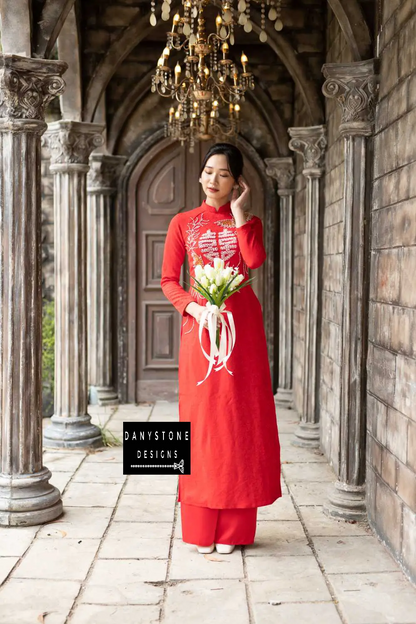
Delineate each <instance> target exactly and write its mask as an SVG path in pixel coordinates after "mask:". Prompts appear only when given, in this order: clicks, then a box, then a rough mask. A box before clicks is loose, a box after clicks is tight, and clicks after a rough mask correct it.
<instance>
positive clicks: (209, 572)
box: [169, 540, 244, 580]
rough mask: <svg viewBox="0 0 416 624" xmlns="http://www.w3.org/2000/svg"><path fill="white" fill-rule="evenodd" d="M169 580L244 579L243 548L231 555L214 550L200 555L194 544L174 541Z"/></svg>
mask: <svg viewBox="0 0 416 624" xmlns="http://www.w3.org/2000/svg"><path fill="white" fill-rule="evenodd" d="M169 578H170V579H173V580H176V579H209V578H211V579H214V578H218V579H220V578H222V579H224V578H228V579H230V578H241V579H242V578H244V572H243V560H242V557H241V547H240V546H236V547H235V548H234V551H233V552H232V553H230V554H229V555H220V554H219V553H217V551H216V550H214V551H213V552H212V553H209V554H202V553H199V552H198V551H197V549H196V547H195V546H194V545H193V544H188V543H186V542H183V541H182V540H174V543H173V549H172V560H171V567H170V573H169Z"/></svg>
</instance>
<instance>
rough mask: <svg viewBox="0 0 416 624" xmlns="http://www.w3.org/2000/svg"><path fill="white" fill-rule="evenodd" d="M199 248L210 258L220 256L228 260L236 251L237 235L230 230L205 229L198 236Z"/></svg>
mask: <svg viewBox="0 0 416 624" xmlns="http://www.w3.org/2000/svg"><path fill="white" fill-rule="evenodd" d="M198 243H199V248H200V250H201V251H202V253H203V254H204V256H206V257H207V258H209V259H210V260H214V258H218V257H220V258H222V259H223V260H224V261H227V260H229V259H230V258H231V257H232V256H233V255H234V254H235V253H236V251H237V237H236V235H235V234H234V232H232V231H231V230H223V231H222V232H212V231H211V230H207V231H206V232H205V233H204V234H201V236H200V237H199V241H198Z"/></svg>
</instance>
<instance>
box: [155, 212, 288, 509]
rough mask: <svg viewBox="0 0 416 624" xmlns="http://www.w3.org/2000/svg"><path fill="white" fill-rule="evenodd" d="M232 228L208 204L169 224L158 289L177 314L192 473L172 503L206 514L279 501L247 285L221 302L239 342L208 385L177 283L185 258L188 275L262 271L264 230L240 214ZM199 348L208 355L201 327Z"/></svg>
mask: <svg viewBox="0 0 416 624" xmlns="http://www.w3.org/2000/svg"><path fill="white" fill-rule="evenodd" d="M245 217H246V222H245V223H244V224H243V225H241V226H240V227H236V223H235V220H234V216H233V214H232V211H231V208H230V202H228V203H227V204H225V205H223V206H221V207H220V208H219V210H218V211H217V210H216V208H214V207H213V206H210V205H209V204H207V202H206V201H204V202H203V203H202V205H201V206H199V207H198V208H195V209H193V210H190V211H188V212H185V213H179V214H177V215H175V216H174V217H173V219H172V220H171V222H170V224H169V228H168V232H167V236H166V242H165V249H164V256H163V264H162V278H161V287H162V290H163V293H164V294H165V296H166V297H167V298H168V299H169V301H170V302H171V303H172V304H173V305H174V306H175V308H176V309H177V310H178V311H179V312H180V313H181V315H182V316H183V320H182V325H181V340H180V348H179V420H180V421H181V422H182V421H189V422H190V423H191V474H190V475H179V497H178V500H179V501H183V502H184V503H188V504H190V505H199V506H203V507H211V508H213V509H225V508H227V509H228V508H246V507H260V506H263V505H270V504H271V503H273V502H274V501H275V500H276V499H277V498H279V497H280V496H282V491H281V485H280V443H279V436H278V428H277V422H276V411H275V404H274V397H273V388H272V382H271V376H270V367H269V362H268V355H267V345H266V336H265V331H264V324H263V316H262V310H261V305H260V302H259V300H258V298H257V296H256V294H255V292H254V291H253V289H252V287H251V285H250V284H249V285H248V286H244V287H243V288H242V289H241V290H240V291H238V292H235V293H234V294H233V295H231V296H230V297H229V298H228V299H227V300H226V302H225V304H226V310H230V311H231V312H232V313H233V316H234V322H235V328H236V343H235V346H234V349H233V352H232V354H231V356H230V358H229V359H228V361H227V367H228V369H229V370H230V371H232V373H233V375H230V374H229V373H228V372H227V371H226V370H225V368H222V369H221V370H219V371H216V370H215V369H213V370H212V371H211V373H210V375H209V376H208V378H207V379H206V380H205V381H204V382H203V383H202V384H201V385H200V386H197V382H198V381H201V380H202V379H204V378H205V375H206V372H207V370H208V360H207V359H206V358H205V357H204V354H203V353H202V350H201V346H200V342H199V336H198V332H199V324H198V322H197V321H196V320H195V319H194V317H193V316H191V315H190V314H188V313H187V312H185V308H186V306H187V305H188V303H190V302H191V301H196V302H197V303H199V304H200V305H203V306H205V304H206V299H205V298H203V297H202V296H201V295H199V293H197V292H196V291H195V290H194V289H193V288H192V285H193V284H194V281H193V280H191V278H190V277H189V276H186V278H185V281H186V282H187V283H188V284H191V288H190V290H189V291H186V290H184V289H183V288H182V286H181V285H180V283H179V279H180V272H181V267H182V264H183V262H184V258H185V253H187V254H188V259H189V267H190V272H191V275H192V276H194V275H195V267H196V265H197V264H200V265H202V266H204V265H205V264H212V265H213V263H214V258H215V257H221V258H223V260H224V265H225V267H227V266H232V267H238V269H239V272H240V273H243V274H244V280H247V279H248V277H249V275H248V268H253V269H255V268H257V267H260V266H261V265H262V264H263V262H264V260H265V258H266V252H265V249H264V245H263V224H262V221H261V219H260V218H259V217H257V216H255V215H253V214H251V213H247V212H246V213H245ZM202 340H203V343H202V344H203V346H204V349H205V351H206V352H207V353H209V352H210V348H209V339H208V330H207V329H205V328H204V331H203V336H202Z"/></svg>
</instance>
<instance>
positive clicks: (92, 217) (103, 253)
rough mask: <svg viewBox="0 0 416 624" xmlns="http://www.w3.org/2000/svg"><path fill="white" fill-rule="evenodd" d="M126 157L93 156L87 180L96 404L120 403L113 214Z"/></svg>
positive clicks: (90, 326) (92, 376)
mask: <svg viewBox="0 0 416 624" xmlns="http://www.w3.org/2000/svg"><path fill="white" fill-rule="evenodd" d="M125 162H126V158H124V157H123V156H110V155H107V154H92V155H91V158H90V171H89V173H88V176H87V191H88V198H87V202H88V207H87V231H88V242H87V318H88V325H87V326H88V383H89V386H90V389H89V401H90V403H92V404H97V403H98V404H99V405H112V404H115V403H118V397H117V393H116V392H115V390H114V388H113V387H112V366H111V363H112V358H111V352H112V349H111V287H110V275H111V266H112V261H111V238H110V213H111V209H112V205H113V195H114V193H115V192H116V190H117V178H118V175H119V173H120V171H121V168H122V167H123V165H124V163H125Z"/></svg>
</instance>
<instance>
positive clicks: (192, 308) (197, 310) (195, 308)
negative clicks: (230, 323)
mask: <svg viewBox="0 0 416 624" xmlns="http://www.w3.org/2000/svg"><path fill="white" fill-rule="evenodd" d="M205 310H206V306H202V305H199V303H197V302H196V301H191V303H188V305H187V306H186V308H185V311H186V312H188V314H190V315H191V316H193V317H194V319H196V321H197V322H198V324H200V322H201V317H202V313H203V312H204V311H205ZM204 327H206V329H208V323H207V320H206V319H205V323H204Z"/></svg>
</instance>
